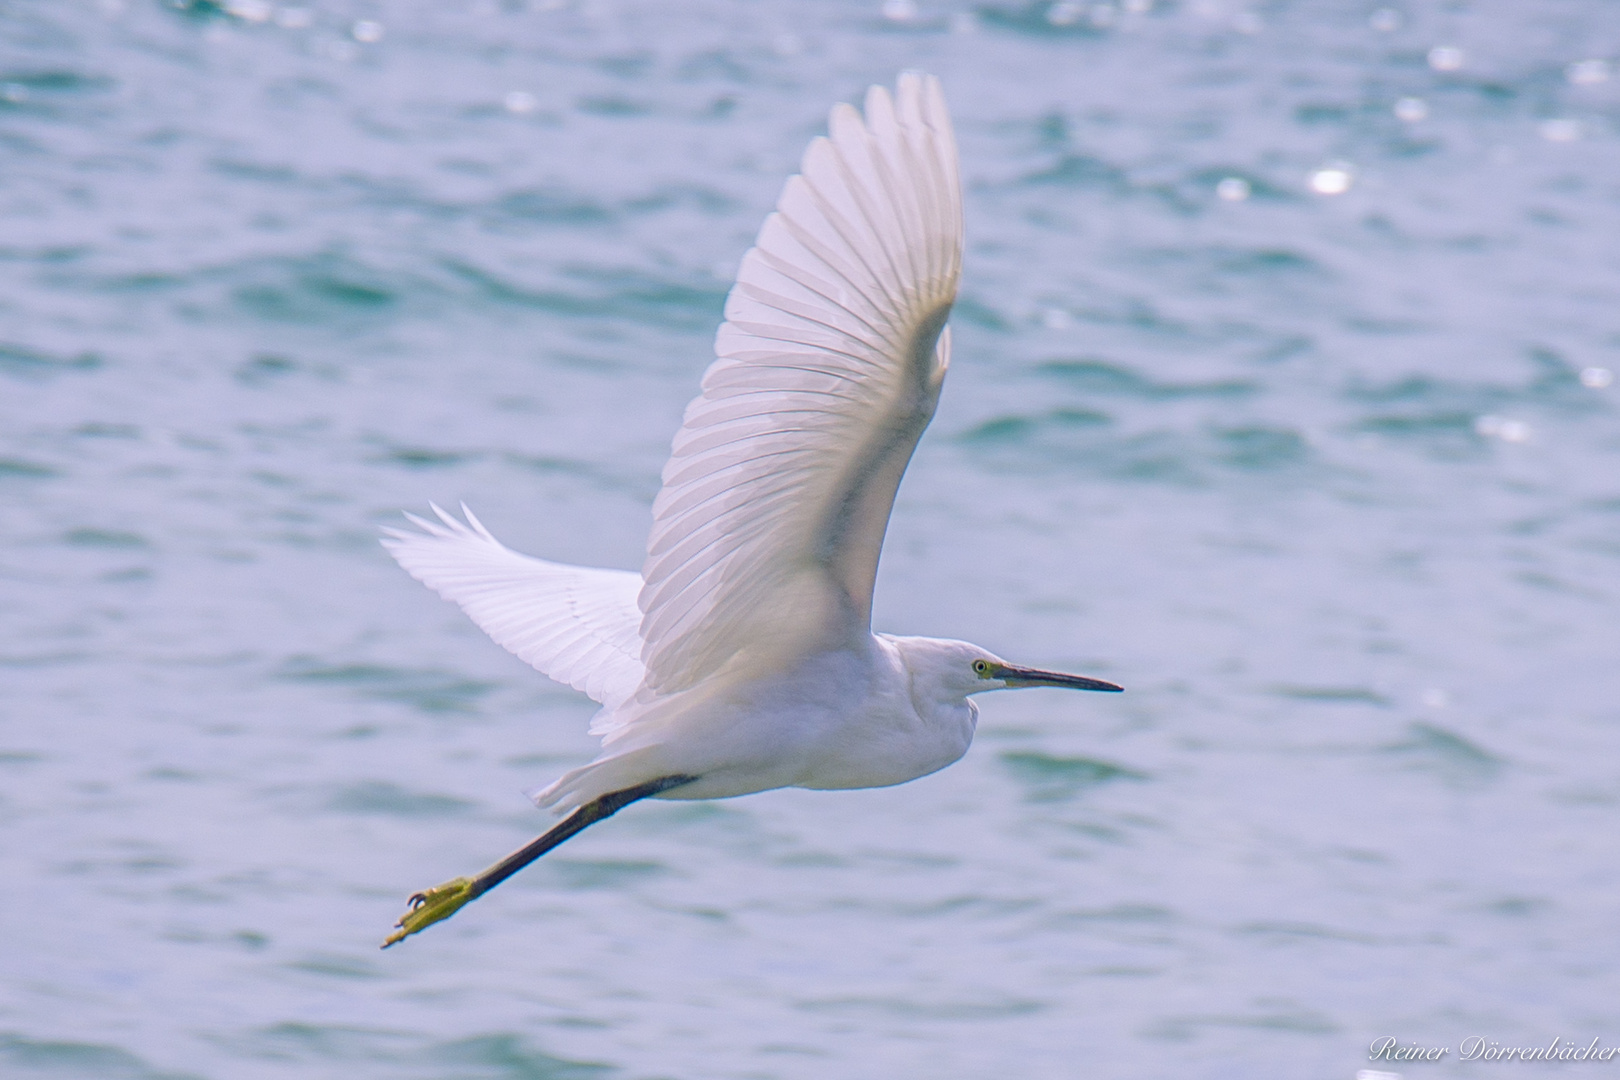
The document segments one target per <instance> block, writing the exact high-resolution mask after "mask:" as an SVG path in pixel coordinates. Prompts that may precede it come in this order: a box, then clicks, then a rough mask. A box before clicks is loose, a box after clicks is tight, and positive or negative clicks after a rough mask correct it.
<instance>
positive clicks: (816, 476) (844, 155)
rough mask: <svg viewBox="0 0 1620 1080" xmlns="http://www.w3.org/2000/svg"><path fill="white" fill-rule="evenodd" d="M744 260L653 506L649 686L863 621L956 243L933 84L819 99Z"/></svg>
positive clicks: (644, 628)
mask: <svg viewBox="0 0 1620 1080" xmlns="http://www.w3.org/2000/svg"><path fill="white" fill-rule="evenodd" d="M828 129H829V130H828V136H827V137H826V138H818V139H816V140H815V141H813V142H812V143H811V144H810V148H809V149H808V150H807V151H806V152H805V155H804V163H803V165H802V172H801V175H799V176H794V177H792V178H791V179H789V180H788V182H787V186H786V188H785V189H784V190H783V192H782V197H781V199H780V200H779V201H778V202H777V207H776V212H775V213H773V214H772V215H771V216H770V217H768V218H767V219H766V220H765V225H764V227H763V228H762V229H761V230H760V233H759V239H758V240H757V241H755V246H754V247H753V248H752V249H751V250H750V251H749V252H748V253H747V255H745V256H744V257H743V261H742V268H741V270H740V271H739V272H738V275H737V284H736V286H735V287H734V288H733V289H732V290H731V294H730V296H729V297H728V298H727V300H726V321H725V323H724V325H722V326H721V327H720V332H719V335H718V337H717V338H716V341H715V351H716V354H717V355H718V359H717V360H716V361H715V363H714V364H713V365H712V366H711V367H710V368H709V370H708V372H707V374H705V375H704V377H703V392H702V394H701V395H700V396H699V397H698V398H697V399H696V400H694V401H693V402H692V404H691V405H689V406H688V407H687V410H686V418H685V422H684V423H683V424H682V426H681V430H680V432H679V433H678V434H677V435H676V436H675V446H674V450H673V453H672V455H671V457H670V460H669V464H668V465H666V466H665V467H664V477H663V479H664V486H663V490H662V491H661V492H660V493H659V495H658V498H657V501H656V502H654V503H653V529H652V535H651V537H650V539H649V540H648V547H647V561H646V563H645V565H644V568H643V573H642V576H643V577H644V578H645V579H646V584H645V586H644V587H643V588H642V590H641V596H640V605H641V610H642V612H643V613H644V616H643V619H642V624H641V634H642V638H643V639H644V640H645V642H646V644H645V646H644V647H643V651H642V659H643V661H644V662H645V663H646V665H647V672H648V681H647V685H648V686H650V687H652V688H653V689H655V690H658V691H660V692H673V691H676V690H679V689H682V688H684V687H687V686H691V685H693V684H694V683H696V682H698V681H699V680H701V679H703V678H704V677H705V676H707V675H710V674H712V673H714V672H715V671H717V670H719V669H720V668H721V667H722V666H724V665H726V664H728V663H731V662H734V661H735V660H736V659H737V658H739V657H742V658H747V657H758V658H760V659H761V660H762V661H763V660H765V659H766V658H767V657H769V658H777V659H779V658H781V657H782V656H784V655H789V654H791V653H793V652H794V651H795V650H802V649H808V648H814V647H816V646H818V645H825V644H832V643H834V642H836V641H839V640H848V638H849V636H850V635H851V634H855V633H864V632H866V630H867V629H868V628H869V626H870V621H871V606H872V583H873V579H874V577H875V576H876V574H877V564H878V554H879V551H880V549H881V548H882V545H883V534H884V531H885V530H886V529H887V527H888V521H889V511H890V509H891V507H892V506H893V504H894V494H895V489H896V488H897V487H898V486H899V483H900V477H901V474H902V473H903V472H904V471H905V468H906V463H907V462H908V461H910V459H911V454H912V451H913V450H914V449H915V448H916V445H917V440H918V438H920V437H921V435H922V432H923V429H924V428H925V427H927V425H928V421H929V420H930V419H931V418H932V417H933V414H934V407H935V405H936V403H937V402H938V400H939V391H940V386H941V384H942V381H943V379H944V376H945V368H946V366H947V364H948V363H949V357H950V338H949V334H948V332H942V331H944V327H945V319H946V316H947V315H948V314H949V312H950V308H951V304H952V302H953V301H954V300H955V298H956V284H957V278H958V276H959V273H960V268H961V258H962V199H961V185H960V181H959V179H958V177H957V167H956V143H955V139H954V137H953V135H952V133H951V124H950V116H949V114H948V113H947V112H946V109H945V99H944V96H943V95H942V94H941V92H940V88H939V82H938V80H936V79H934V78H932V77H931V76H922V75H903V76H901V78H900V83H899V86H898V88H897V92H896V98H895V99H891V98H890V96H889V94H888V92H887V91H886V90H884V89H883V88H882V87H873V88H872V89H871V90H870V91H869V92H868V93H867V96H866V116H865V121H864V122H863V121H862V118H861V116H860V115H859V114H858V113H856V111H855V110H854V109H853V108H851V107H850V106H848V105H839V106H838V107H836V108H835V109H833V111H832V116H831V119H830V120H829V123H828Z"/></svg>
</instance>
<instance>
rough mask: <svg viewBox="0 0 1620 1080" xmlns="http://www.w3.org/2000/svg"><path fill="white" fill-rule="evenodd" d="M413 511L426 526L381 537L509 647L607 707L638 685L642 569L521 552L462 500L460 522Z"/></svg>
mask: <svg viewBox="0 0 1620 1080" xmlns="http://www.w3.org/2000/svg"><path fill="white" fill-rule="evenodd" d="M433 512H434V513H435V514H437V515H438V516H439V520H438V521H437V522H433V521H427V520H425V519H423V518H419V517H417V516H416V515H415V514H406V515H405V516H406V517H408V518H409V519H410V520H411V523H412V524H413V525H415V526H416V527H417V528H418V529H420V530H421V531H420V532H409V531H406V530H404V529H385V530H384V531H385V532H386V533H388V538H387V539H385V540H384V541H383V542H382V543H383V546H384V547H386V548H387V549H388V550H389V552H390V553H391V554H392V555H393V556H394V558H396V559H398V560H399V564H400V565H401V566H403V567H404V568H405V569H406V570H407V571H408V572H409V573H410V575H411V576H412V577H414V578H415V579H416V580H418V581H420V582H421V583H422V584H424V585H426V586H427V587H428V588H430V589H432V590H433V591H434V592H436V593H438V594H439V595H440V596H442V597H444V598H445V599H446V600H450V601H452V602H454V603H456V604H458V605H460V607H461V610H463V611H465V612H466V613H467V614H468V615H469V616H470V617H471V618H472V621H473V622H475V623H477V624H478V625H479V627H480V628H482V629H483V631H484V632H485V633H487V634H488V635H489V636H490V637H492V638H494V639H495V640H496V641H497V642H498V643H499V644H501V645H502V646H504V647H505V648H506V649H508V650H509V651H511V652H512V653H515V654H516V655H517V656H518V657H520V658H522V659H523V660H525V661H526V662H528V663H529V664H532V665H533V666H534V667H536V668H538V669H539V670H540V671H541V672H543V673H545V674H547V675H550V676H551V677H552V678H553V679H556V680H557V681H558V682H565V683H567V684H568V685H569V686H572V687H573V688H574V689H576V690H582V691H584V692H585V693H586V694H588V695H590V697H592V698H594V699H595V700H597V701H599V702H601V703H602V704H603V705H606V706H608V707H609V708H614V707H616V706H618V705H620V704H622V703H623V702H624V701H625V700H627V699H628V698H630V697H631V696H632V695H634V694H635V692H636V690H637V689H638V688H639V687H640V686H641V679H642V674H643V669H642V666H641V634H640V624H641V610H640V609H639V608H638V607H637V606H636V594H637V593H638V592H639V591H640V589H641V575H640V574H636V573H632V572H630V571H628V570H597V569H593V568H591V567H586V566H568V565H565V564H563V563H554V562H546V561H545V560H544V559H535V558H530V557H529V556H527V555H519V554H518V553H517V552H515V551H512V550H511V549H509V548H507V547H506V546H505V545H504V544H502V543H501V542H500V541H499V540H497V539H495V537H493V536H491V535H490V532H489V530H488V529H486V528H484V526H483V523H482V522H480V521H479V520H478V519H477V518H476V517H474V516H473V513H472V511H471V510H468V509H467V508H466V507H465V506H463V507H462V508H461V512H462V513H463V514H465V515H466V516H467V521H466V523H465V524H463V523H462V522H460V521H457V520H456V519H455V518H453V517H451V516H450V515H449V514H447V513H445V512H444V511H443V510H440V509H439V508H438V507H437V506H435V507H434V508H433Z"/></svg>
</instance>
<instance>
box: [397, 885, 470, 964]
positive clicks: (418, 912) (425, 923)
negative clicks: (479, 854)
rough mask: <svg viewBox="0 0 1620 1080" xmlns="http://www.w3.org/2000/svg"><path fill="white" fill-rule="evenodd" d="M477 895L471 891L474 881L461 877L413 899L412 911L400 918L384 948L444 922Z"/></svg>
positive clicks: (418, 894) (420, 893)
mask: <svg viewBox="0 0 1620 1080" xmlns="http://www.w3.org/2000/svg"><path fill="white" fill-rule="evenodd" d="M477 896H478V894H477V893H475V892H473V891H472V879H471V878H464V877H458V878H454V879H452V880H450V881H447V882H445V883H444V884H443V885H435V886H434V887H433V888H431V889H428V890H427V891H426V892H419V893H417V894H416V895H415V896H413V897H411V910H409V911H407V912H406V913H405V914H403V915H401V916H400V917H399V922H397V923H395V924H394V925H395V926H396V927H398V929H397V930H395V931H394V932H393V933H392V934H389V935H388V940H387V941H385V942H383V943H382V947H383V948H385V949H386V948H388V946H390V945H397V944H399V943H400V942H401V941H404V940H405V939H406V938H408V937H410V936H411V935H412V934H414V933H417V932H418V931H421V930H426V929H427V928H428V927H430V926H432V925H433V924H434V923H436V922H439V921H440V920H442V919H448V918H449V917H450V916H452V915H454V914H455V913H456V912H458V911H460V910H461V909H462V908H463V907H464V906H465V905H466V904H467V903H468V902H469V901H472V900H474V899H477Z"/></svg>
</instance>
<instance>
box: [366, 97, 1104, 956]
mask: <svg viewBox="0 0 1620 1080" xmlns="http://www.w3.org/2000/svg"><path fill="white" fill-rule="evenodd" d="M961 262H962V196H961V184H960V181H959V179H958V176H957V164H956V143H955V138H954V136H953V135H952V132H951V122H950V117H949V115H948V113H947V112H946V109H945V99H944V96H943V95H942V93H941V92H940V87H939V82H938V80H937V79H934V78H933V77H931V76H922V75H913V74H908V75H903V76H901V78H900V81H899V86H898V88H897V92H896V94H895V96H894V97H893V98H891V97H890V95H889V93H888V92H887V91H886V90H885V89H884V88H882V87H876V86H875V87H873V88H872V89H871V90H870V91H869V92H868V93H867V96H866V114H865V118H864V120H863V118H862V116H861V115H860V114H859V113H857V112H856V111H855V110H854V109H853V108H851V107H850V106H848V105H838V106H837V107H835V108H834V109H833V110H832V116H831V118H830V120H829V122H828V134H827V136H826V137H825V138H817V139H815V140H814V141H812V142H811V144H810V147H809V149H808V150H806V151H805V155H804V161H803V165H802V166H801V172H800V174H799V175H798V176H794V177H791V178H790V179H789V180H788V182H787V186H786V187H785V188H784V189H783V191H782V196H781V198H780V199H779V200H778V202H777V205H776V212H775V213H773V214H771V215H770V216H769V217H768V218H766V219H765V224H764V226H763V228H761V230H760V233H759V238H758V240H757V241H756V242H755V245H754V247H753V248H752V249H750V250H749V252H748V253H747V254H746V255H745V256H744V257H743V261H742V267H741V269H740V270H739V271H738V274H737V283H736V285H735V287H733V288H732V290H731V293H730V295H729V296H728V297H727V299H726V307H725V322H724V323H723V324H722V325H721V327H720V331H719V334H718V336H717V338H716V341H715V351H716V354H717V356H718V359H717V360H715V362H714V364H713V365H712V366H711V367H710V368H709V370H708V372H707V373H706V374H705V375H704V377H703V389H702V393H701V394H699V395H698V397H697V399H696V400H694V401H693V402H692V403H691V405H689V406H688V407H687V409H686V417H685V420H684V421H683V423H682V425H681V429H680V431H679V432H677V433H676V435H675V444H674V450H673V452H672V454H671V456H670V460H669V463H668V464H667V465H665V466H664V473H663V490H662V491H660V492H659V494H658V497H657V499H656V500H655V501H654V502H653V525H652V535H651V537H650V538H649V539H648V542H647V560H646V562H645V563H644V564H643V566H642V571H641V573H639V574H637V573H635V572H633V571H627V570H598V569H591V568H586V567H581V566H565V565H562V564H560V563H553V562H546V561H543V560H540V559H534V558H530V557H528V556H526V555H519V554H517V553H516V552H513V551H511V550H509V549H508V548H506V547H505V546H504V545H502V544H501V543H500V542H499V541H498V540H496V539H495V537H493V536H492V535H490V533H489V531H488V530H487V529H485V528H484V526H483V525H482V524H481V523H480V522H479V521H478V519H477V518H476V517H474V516H473V515H472V513H471V511H468V510H466V509H465V507H464V508H463V512H464V514H465V517H466V520H465V522H463V521H461V520H458V519H456V518H454V517H452V516H451V515H449V514H446V513H445V512H444V511H442V510H439V509H438V507H434V510H435V512H436V513H437V514H438V518H439V520H438V521H427V520H424V519H421V518H418V517H415V516H411V520H412V521H413V522H414V523H415V524H416V525H417V526H418V529H419V531H401V530H389V534H390V535H389V537H388V539H386V540H385V541H384V543H385V544H386V545H387V547H388V549H389V550H390V551H391V552H392V553H393V555H394V557H395V558H397V559H398V560H399V562H400V565H402V566H403V567H404V568H405V569H406V570H407V571H409V572H410V573H411V574H412V575H413V576H414V577H416V578H417V579H418V580H419V581H421V582H423V583H424V584H426V585H427V586H428V587H429V588H432V589H434V590H435V591H437V592H438V593H439V594H440V595H441V596H443V597H444V598H445V599H447V600H452V601H454V602H455V603H457V604H459V605H460V606H461V608H462V609H463V610H464V611H466V613H467V614H468V615H469V616H471V617H472V619H473V621H474V622H476V623H477V624H478V625H479V626H480V627H482V628H483V629H484V630H485V631H487V632H488V633H489V635H490V636H491V637H492V638H494V639H495V640H496V641H497V642H499V643H500V644H501V645H503V646H505V647H506V648H507V649H509V650H511V651H512V652H513V653H515V654H517V655H518V656H519V657H521V658H522V659H524V660H526V661H528V662H529V663H530V664H532V665H533V666H534V667H536V668H538V669H539V670H540V671H542V672H544V673H545V674H547V675H549V676H551V677H552V678H554V679H557V680H558V681H560V682H565V683H568V684H569V685H570V686H573V687H575V688H576V689H579V690H582V691H584V692H585V693H586V694H588V695H590V697H592V698H593V699H595V700H596V701H598V702H600V703H601V705H602V709H601V711H600V712H598V713H597V714H596V717H595V719H594V720H593V722H592V724H591V732H592V734H595V735H599V736H601V738H602V752H601V754H600V755H598V756H597V758H596V759H595V760H594V761H592V762H590V763H589V764H587V765H584V766H581V767H580V768H577V769H574V770H573V771H572V772H568V773H566V774H564V775H563V776H562V777H561V778H559V779H558V780H556V781H555V782H553V783H552V784H551V785H550V786H548V787H545V788H543V789H540V790H538V791H536V792H532V793H531V797H532V798H533V799H534V801H535V802H536V803H538V804H539V805H540V806H542V807H551V808H554V809H555V810H556V811H557V812H558V813H560V814H566V815H567V816H566V817H564V818H563V820H562V821H561V822H559V823H558V824H557V825H556V826H555V827H554V828H553V829H551V830H550V831H549V832H547V833H546V834H545V835H543V836H541V837H539V838H538V839H536V840H535V841H534V842H533V843H531V844H529V845H528V846H526V847H524V848H523V849H521V850H519V851H517V852H514V853H513V854H512V855H509V856H508V857H507V858H505V859H503V860H501V861H500V862H498V863H496V864H495V865H494V866H492V867H490V868H489V869H488V870H485V871H484V872H483V873H482V874H479V875H478V876H476V877H473V878H456V879H455V880H453V881H449V882H446V883H445V884H443V885H440V886H437V887H436V888H432V889H428V890H427V891H425V892H422V893H418V894H416V895H415V896H413V897H412V898H411V907H410V910H409V911H407V912H406V913H405V914H404V915H403V916H402V917H401V918H400V920H399V922H398V924H397V927H398V929H397V932H396V933H394V934H393V935H392V936H391V937H389V939H388V941H387V942H386V943H385V945H384V947H385V948H386V947H387V945H392V944H394V943H395V942H397V941H401V940H403V939H404V938H405V937H406V936H408V935H410V934H413V933H416V932H417V931H419V930H421V929H423V928H424V927H427V926H429V925H431V924H433V923H435V922H438V921H439V920H441V919H444V918H447V917H449V916H450V915H452V914H454V913H455V912H456V911H457V910H459V909H460V908H461V907H462V906H463V905H464V904H466V903H468V902H469V901H471V900H474V899H476V898H477V897H478V896H480V895H482V894H483V893H485V892H487V891H488V890H489V889H491V888H493V887H494V886H496V885H498V884H499V883H500V882H502V881H504V880H506V878H508V877H510V876H511V875H512V874H514V873H516V872H517V871H518V870H520V869H522V868H523V867H524V866H527V865H528V864H529V863H531V862H533V861H534V860H535V859H537V858H539V857H540V856H541V855H542V854H544V853H545V852H546V851H549V850H550V849H551V848H553V847H555V846H556V845H557V844H560V843H561V842H562V841H564V840H566V839H568V838H569V837H570V836H573V835H574V834H575V833H577V832H579V831H580V830H581V829H584V828H585V827H587V826H589V825H591V824H593V823H594V822H597V821H600V820H602V819H603V818H605V817H608V816H609V815H611V814H613V813H615V812H617V811H618V810H620V809H621V808H623V807H624V806H626V805H628V804H629V803H632V802H634V801H636V800H637V799H644V798H649V797H651V798H659V799H719V798H726V797H729V796H733V795H746V794H748V793H750V792H755V791H767V790H770V789H772V788H781V787H803V788H816V789H837V788H865V787H884V786H887V785H890V784H901V783H904V782H906V781H907V780H913V779H916V778H917V777H919V776H925V775H927V774H928V773H931V772H934V771H935V770H937V769H942V768H944V767H945V766H946V765H949V764H951V763H952V762H953V761H956V760H957V759H958V758H960V757H961V756H962V755H963V754H964V753H966V752H967V748H968V744H969V742H971V741H972V739H973V732H974V727H975V724H976V723H977V720H978V708H977V706H976V705H975V704H974V703H973V702H972V701H971V700H969V698H970V696H971V695H973V694H978V693H982V692H983V691H986V690H1000V689H1006V688H1013V687H1026V686H1061V687H1070V688H1073V689H1079V690H1118V689H1120V688H1119V687H1118V686H1115V685H1114V684H1112V683H1108V682H1103V681H1101V680H1097V679H1088V678H1084V677H1082V676H1078V675H1065V674H1060V673H1057V672H1049V671H1038V670H1035V669H1032V668H1024V667H1017V666H1014V665H1012V664H1010V663H1008V662H1007V661H1005V660H1003V659H1001V658H1000V657H999V656H996V655H995V654H994V653H992V652H990V651H989V650H988V649H983V648H980V647H979V646H977V645H970V644H968V643H967V642H965V641H946V640H941V639H936V638H923V637H898V636H893V635H889V634H874V633H872V630H871V607H872V583H873V578H874V577H875V575H876V574H877V565H878V553H879V549H880V548H881V546H882V543H883V534H884V531H885V530H886V529H887V527H888V521H889V512H890V509H891V507H892V506H893V504H894V496H895V489H896V488H897V487H898V486H899V483H900V476H901V474H902V473H903V472H904V471H905V468H906V463H907V462H908V461H910V459H911V454H912V451H913V449H915V447H916V445H917V440H918V438H919V437H920V436H921V435H922V432H923V428H925V427H926V426H927V425H928V421H929V419H930V418H931V417H932V416H933V415H934V407H935V405H936V404H937V402H938V400H939V392H940V386H941V385H942V383H943V381H944V378H945V370H946V368H947V366H948V365H949V363H950V344H951V338H950V329H949V327H947V326H946V324H945V320H946V317H947V315H948V314H949V313H950V310H951V305H952V303H953V302H954V300H955V298H956V287H957V279H958V276H959V273H960V269H961Z"/></svg>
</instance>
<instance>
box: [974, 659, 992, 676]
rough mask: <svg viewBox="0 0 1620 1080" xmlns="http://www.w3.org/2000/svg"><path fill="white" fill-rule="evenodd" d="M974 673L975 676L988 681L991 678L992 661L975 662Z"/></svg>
mask: <svg viewBox="0 0 1620 1080" xmlns="http://www.w3.org/2000/svg"><path fill="white" fill-rule="evenodd" d="M973 671H974V674H976V675H978V676H979V678H981V679H988V678H989V677H990V661H988V660H975V661H973Z"/></svg>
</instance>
